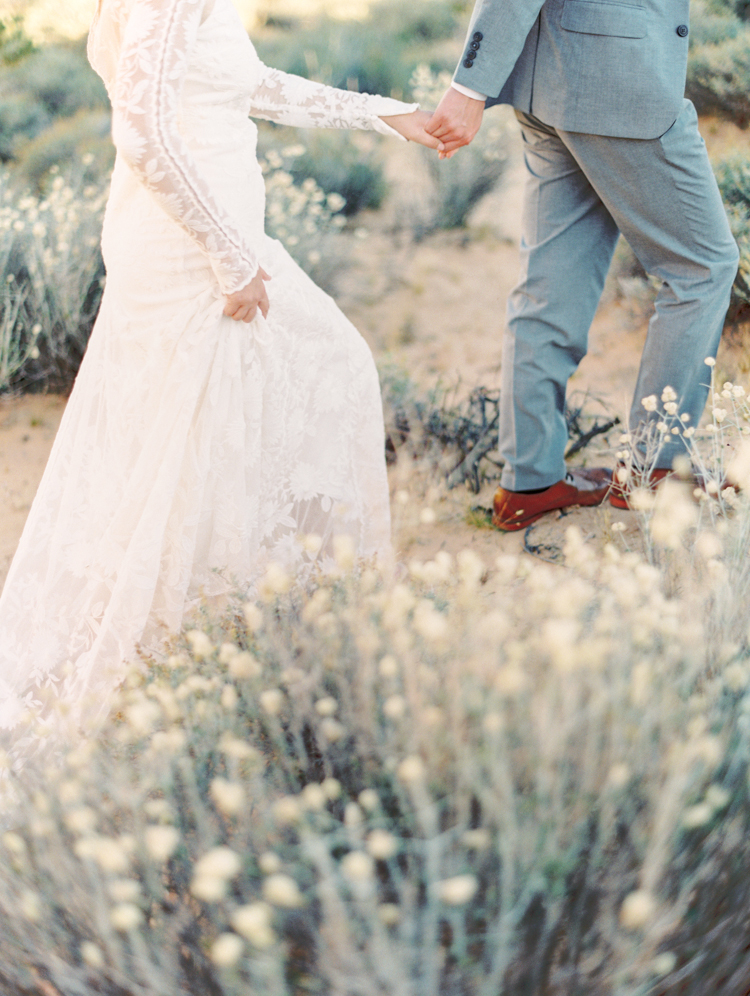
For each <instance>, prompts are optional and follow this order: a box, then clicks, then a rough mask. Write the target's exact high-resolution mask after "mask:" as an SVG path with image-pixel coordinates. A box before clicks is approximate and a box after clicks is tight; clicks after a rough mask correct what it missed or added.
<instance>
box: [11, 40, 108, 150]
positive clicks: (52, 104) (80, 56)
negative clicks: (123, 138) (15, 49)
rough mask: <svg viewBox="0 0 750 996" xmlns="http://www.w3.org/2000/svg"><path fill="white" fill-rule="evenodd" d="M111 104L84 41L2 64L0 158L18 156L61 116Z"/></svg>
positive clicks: (39, 50)
mask: <svg viewBox="0 0 750 996" xmlns="http://www.w3.org/2000/svg"><path fill="white" fill-rule="evenodd" d="M107 106H108V101H107V95H106V91H105V89H104V85H103V84H102V82H101V80H100V79H99V77H98V76H97V75H96V73H95V72H94V71H93V69H91V67H90V66H89V64H88V61H87V60H86V54H85V51H84V49H83V47H82V46H81V45H80V44H71V45H60V46H48V47H45V48H41V49H37V50H35V51H34V52H32V53H31V54H30V55H29V56H28V57H26V58H24V59H22V60H21V61H18V62H16V63H14V64H12V65H6V66H4V67H2V68H0V159H2V160H3V161H8V160H12V159H14V158H15V157H16V156H17V155H18V154H19V152H20V150H21V148H22V147H23V145H24V143H25V142H27V141H30V140H32V139H35V138H36V137H37V136H38V135H40V134H41V133H42V132H43V131H44V130H45V129H46V128H48V127H49V126H50V125H51V123H52V122H53V121H54V120H56V119H57V118H60V117H70V116H72V115H74V114H76V113H78V112H81V111H86V110H89V111H90V110H104V109H106V108H107Z"/></svg>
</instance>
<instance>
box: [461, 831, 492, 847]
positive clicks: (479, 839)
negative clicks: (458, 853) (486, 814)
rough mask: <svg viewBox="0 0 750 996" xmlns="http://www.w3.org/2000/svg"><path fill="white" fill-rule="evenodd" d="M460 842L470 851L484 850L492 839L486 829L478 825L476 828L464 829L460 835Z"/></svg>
mask: <svg viewBox="0 0 750 996" xmlns="http://www.w3.org/2000/svg"><path fill="white" fill-rule="evenodd" d="M461 843H462V844H463V845H464V847H468V849H469V850H470V851H486V850H487V848H488V847H489V846H490V844H491V843H492V839H491V837H490V835H489V833H488V831H487V830H483V829H482V828H481V827H478V828H477V829H476V830H465V831H464V832H463V834H462V835H461Z"/></svg>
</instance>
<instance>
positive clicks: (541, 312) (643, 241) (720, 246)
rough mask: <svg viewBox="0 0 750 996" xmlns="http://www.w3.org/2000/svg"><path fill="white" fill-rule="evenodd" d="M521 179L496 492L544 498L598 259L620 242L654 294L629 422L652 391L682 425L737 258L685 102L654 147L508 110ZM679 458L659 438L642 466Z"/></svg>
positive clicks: (638, 421)
mask: <svg viewBox="0 0 750 996" xmlns="http://www.w3.org/2000/svg"><path fill="white" fill-rule="evenodd" d="M516 115H517V117H518V119H519V121H520V123H521V129H522V133H523V142H524V156H525V162H526V167H527V173H528V175H527V184H526V192H525V204H524V219H523V235H522V242H521V258H522V270H521V279H520V282H519V284H518V285H517V287H516V288H515V290H514V291H513V293H512V295H511V297H510V300H509V303H508V326H507V329H506V332H505V338H504V342H503V366H502V404H501V419H500V440H499V448H500V452H501V454H502V456H503V458H504V460H505V467H504V469H503V476H502V485H503V487H505V488H508V489H510V490H516V491H520V490H530V489H534V488H545V487H548V486H549V485H551V484H554V483H555V482H557V481H559V480H560V479H561V478H563V477H564V476H565V461H564V453H565V446H566V442H567V426H566V422H565V417H564V403H565V391H566V386H567V382H568V378H569V377H570V375H571V374H572V373H573V372H574V371H575V369H576V367H577V366H578V364H579V363H580V361H581V359H582V358H583V356H584V355H585V353H586V348H587V341H588V332H589V327H590V325H591V322H592V319H593V317H594V312H595V311H596V308H597V305H598V303H599V299H600V297H601V293H602V290H603V287H604V280H605V277H606V275H607V270H608V268H609V264H610V261H611V259H612V253H613V251H614V247H615V244H616V242H617V238H618V232H621V233H622V234H623V236H624V237H625V238H626V239H627V241H628V242H629V244H630V246H631V247H632V249H633V251H634V253H635V255H636V256H637V257H638V259H639V261H640V262H641V264H642V265H643V267H644V269H645V270H646V271H647V272H648V273H650V274H652V275H654V276H656V277H657V278H658V279H659V280H660V281H661V282H662V283H661V289H660V290H659V293H658V296H657V299H656V310H655V313H654V315H653V317H652V319H651V322H650V325H649V329H648V336H647V339H646V345H645V347H644V351H643V356H642V359H641V365H640V371H639V374H638V380H637V384H636V388H635V394H634V398H633V404H632V407H631V412H630V427H631V429H632V430H634V431H638V427H639V426H640V425H642V424H643V423H644V422H645V421H646V420H647V419H649V418H653V417H654V416H653V415H649V414H648V413H647V412H646V411H645V410H644V408H643V407H642V405H641V400H642V399H643V398H644V397H647V396H648V395H651V394H656V395H657V397H659V396H660V395H661V392H662V390H663V389H664V388H665V387H666V386H671V387H672V388H674V390H675V391H676V393H677V396H678V399H679V400H678V403H679V412H680V413H683V412H684V413H686V414H687V415H689V416H690V419H691V422H692V424H696V423H697V422H698V420H699V419H700V417H701V414H702V412H703V408H704V406H705V403H706V396H707V391H708V387H707V385H708V381H709V374H710V371H709V370H708V367H706V365H705V364H704V360H705V359H706V357H709V356H715V355H716V350H717V348H718V344H719V337H720V335H721V329H722V326H723V322H724V317H725V314H726V309H727V305H728V303H729V294H730V290H731V287H732V282H733V280H734V277H735V274H736V272H737V264H738V252H737V246H736V244H735V242H734V239H733V238H732V235H731V232H730V230H729V224H728V222H727V218H726V214H725V211H724V207H723V204H722V201H721V196H720V194H719V190H718V188H717V185H716V180H715V179H714V175H713V172H712V170H711V166H710V164H709V161H708V156H707V154H706V148H705V144H704V142H703V139H702V138H701V136H700V134H699V132H698V122H697V117H696V114H695V109H694V108H693V105H692V104H691V103H690V101H688V100H686V101H685V103H684V105H683V109H682V111H681V113H680V114H679V116H678V118H677V120H676V121H675V123H674V124H673V125H672V127H671V128H670V129H669V130H668V131H667V132H665V134H663V135H662V136H661V137H659V138H654V139H632V138H612V137H604V136H601V135H588V134H583V133H580V132H566V131H561V130H560V129H557V128H553V127H551V126H549V125H546V124H544V123H543V122H542V121H540V120H539V119H538V118H536V117H534V116H532V115H530V114H525V113H523V112H520V111H516ZM684 452H685V446H684V443H683V441H682V440H681V438H680V437H675V436H667V437H666V439H665V441H664V443H663V445H662V447H661V449H660V451H659V455H658V458H657V460H656V466H658V467H671V466H672V461H673V460H674V457H675V456H676V455H678V454H679V453H684Z"/></svg>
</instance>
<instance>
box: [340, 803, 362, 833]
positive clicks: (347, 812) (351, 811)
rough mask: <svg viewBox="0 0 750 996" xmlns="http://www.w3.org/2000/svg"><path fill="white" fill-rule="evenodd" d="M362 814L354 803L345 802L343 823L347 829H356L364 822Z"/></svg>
mask: <svg viewBox="0 0 750 996" xmlns="http://www.w3.org/2000/svg"><path fill="white" fill-rule="evenodd" d="M364 818H365V816H364V813H363V812H362V810H361V809H360V807H359V806H358V805H357V803H356V802H347V804H346V806H345V807H344V823H345V824H346V825H347V826H348V827H358V826H359V825H360V823H363V822H364Z"/></svg>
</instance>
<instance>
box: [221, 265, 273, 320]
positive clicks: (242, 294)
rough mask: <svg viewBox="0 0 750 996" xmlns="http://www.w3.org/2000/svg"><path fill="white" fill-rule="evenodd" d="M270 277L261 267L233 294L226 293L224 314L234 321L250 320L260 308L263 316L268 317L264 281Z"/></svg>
mask: <svg viewBox="0 0 750 996" xmlns="http://www.w3.org/2000/svg"><path fill="white" fill-rule="evenodd" d="M270 279H271V278H270V276H269V275H268V274H267V273H266V271H265V270H264V269H263V268H262V267H261V268H260V269H259V270H258V272H257V273H256V274H255V276H254V277H253V279H252V280H251V281H250V283H249V284H248V285H247V287H243V288H242V290H238V291H235V292H234V294H227V303H226V307H225V308H224V314H225V315H226V316H227V318H233V319H234V320H235V321H236V322H251V321H252V320H253V319H254V318H255V316H256V315H257V314H258V308H260V311H261V314H262V315H263V317H264V318H268V294H267V293H266V286H265V281H266V280H270Z"/></svg>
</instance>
